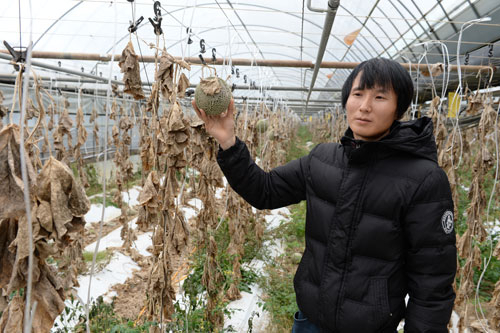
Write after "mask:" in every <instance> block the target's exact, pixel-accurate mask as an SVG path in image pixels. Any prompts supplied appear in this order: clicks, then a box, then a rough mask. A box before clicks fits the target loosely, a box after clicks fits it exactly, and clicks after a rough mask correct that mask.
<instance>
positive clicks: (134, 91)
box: [118, 41, 144, 100]
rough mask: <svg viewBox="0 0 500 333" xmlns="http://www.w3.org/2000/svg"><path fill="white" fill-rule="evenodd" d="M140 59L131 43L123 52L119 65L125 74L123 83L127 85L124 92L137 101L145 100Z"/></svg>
mask: <svg viewBox="0 0 500 333" xmlns="http://www.w3.org/2000/svg"><path fill="white" fill-rule="evenodd" d="M138 59H139V57H138V56H137V55H136V54H135V51H134V46H133V45H132V42H131V41H130V42H128V44H127V46H126V47H125V49H124V50H123V51H122V57H121V60H120V62H119V63H118V65H119V66H120V71H121V72H122V73H124V74H123V82H124V83H125V88H124V89H123V92H125V93H127V94H130V95H132V96H133V97H134V99H136V100H139V99H143V98H144V92H143V91H142V83H141V73H140V66H139V60H138Z"/></svg>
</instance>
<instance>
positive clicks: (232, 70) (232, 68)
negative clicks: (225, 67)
mask: <svg viewBox="0 0 500 333" xmlns="http://www.w3.org/2000/svg"><path fill="white" fill-rule="evenodd" d="M231 75H234V66H231Z"/></svg>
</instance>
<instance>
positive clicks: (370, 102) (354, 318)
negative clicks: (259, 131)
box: [193, 59, 456, 333]
mask: <svg viewBox="0 0 500 333" xmlns="http://www.w3.org/2000/svg"><path fill="white" fill-rule="evenodd" d="M412 96H413V84H412V81H411V78H410V76H409V75H408V73H407V71H406V70H405V69H404V68H403V67H402V66H401V65H399V64H398V63H396V62H394V61H392V60H388V59H371V60H368V61H365V62H363V63H361V64H360V65H358V66H357V67H356V68H355V69H354V70H353V71H352V73H351V75H350V76H349V77H348V79H347V80H346V82H345V84H344V86H343V88H342V105H343V107H344V108H345V109H346V111H347V120H348V123H349V128H348V130H347V131H346V133H345V136H344V137H343V138H342V139H341V143H327V144H320V145H318V146H316V147H315V148H314V149H313V150H312V151H311V152H310V153H309V155H307V156H304V157H302V158H300V159H298V160H295V161H291V162H290V163H288V164H286V165H284V166H280V167H277V168H275V169H273V170H271V171H270V172H268V173H266V172H264V171H263V170H262V169H260V168H259V167H258V166H257V165H256V164H255V163H254V162H253V160H252V159H251V157H250V155H249V152H248V149H247V148H246V146H245V144H244V143H242V142H241V141H240V140H239V139H238V138H237V137H236V136H235V134H234V120H233V113H234V106H233V102H231V104H230V106H229V109H228V111H227V114H225V115H222V116H220V117H207V116H206V115H205V113H204V112H203V110H198V109H197V108H196V104H195V103H194V102H193V106H194V107H195V110H196V112H197V114H198V116H199V117H200V118H201V119H202V120H203V121H204V122H205V126H206V129H207V131H208V133H210V134H211V135H213V136H214V138H215V139H216V140H217V141H218V142H219V144H220V147H221V149H220V151H219V154H218V157H217V160H218V163H219V165H220V167H221V169H222V171H223V172H224V175H225V176H226V178H227V180H228V182H229V184H230V185H231V187H232V188H233V189H234V190H235V191H236V192H238V193H239V194H240V195H241V196H242V197H243V198H244V199H245V200H247V201H248V202H249V203H250V204H252V205H253V206H254V207H256V208H258V209H274V208H278V207H283V206H287V205H290V204H294V203H298V202H300V201H301V200H307V218H306V249H305V251H304V255H303V257H302V260H301V262H300V264H299V267H298V269H297V272H296V275H295V278H294V287H295V293H296V299H297V304H298V307H299V310H300V311H299V312H298V313H296V315H295V323H294V327H293V332H340V333H344V332H346V333H347V332H353V333H354V332H356V333H358V332H363V333H365V332H367V333H368V332H391V333H393V332H395V331H396V327H397V326H398V324H399V322H400V320H401V319H402V318H405V332H447V323H448V321H449V319H450V316H451V311H452V307H453V302H454V299H455V293H454V291H453V288H452V283H453V280H454V277H455V271H456V247H455V233H454V230H453V223H452V221H453V202H452V197H451V190H450V186H449V182H448V179H447V177H446V174H445V173H444V171H443V170H442V169H441V168H440V167H439V166H438V164H437V151H436V144H435V141H434V136H433V133H432V130H433V126H432V121H431V120H430V119H429V118H425V117H424V118H420V119H417V120H413V121H409V122H400V121H399V120H398V119H401V117H402V116H403V114H404V113H405V111H406V110H407V109H408V106H409V105H410V101H411V98H412ZM450 221H451V223H450ZM407 294H408V295H409V300H408V303H407V304H405V296H406V295H407Z"/></svg>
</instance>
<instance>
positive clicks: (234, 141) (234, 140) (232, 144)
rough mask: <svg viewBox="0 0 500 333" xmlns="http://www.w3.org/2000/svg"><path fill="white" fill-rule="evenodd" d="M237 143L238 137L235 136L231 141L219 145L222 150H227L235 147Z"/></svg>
mask: <svg viewBox="0 0 500 333" xmlns="http://www.w3.org/2000/svg"><path fill="white" fill-rule="evenodd" d="M235 143H236V136H233V137H232V138H230V139H229V140H226V141H225V142H220V143H219V144H220V147H221V148H222V150H227V149H229V148H231V147H232V146H234V144H235Z"/></svg>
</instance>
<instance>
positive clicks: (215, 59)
mask: <svg viewBox="0 0 500 333" xmlns="http://www.w3.org/2000/svg"><path fill="white" fill-rule="evenodd" d="M216 52H217V49H215V48H213V49H212V61H213V62H216V61H217V56H216V54H215V53H216Z"/></svg>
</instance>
